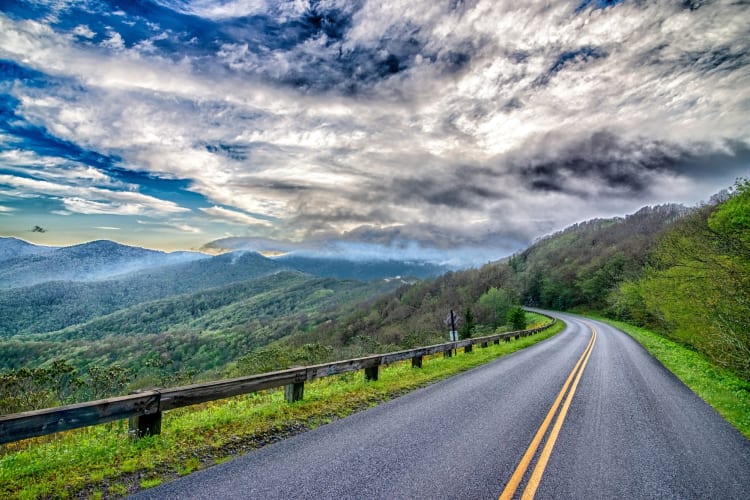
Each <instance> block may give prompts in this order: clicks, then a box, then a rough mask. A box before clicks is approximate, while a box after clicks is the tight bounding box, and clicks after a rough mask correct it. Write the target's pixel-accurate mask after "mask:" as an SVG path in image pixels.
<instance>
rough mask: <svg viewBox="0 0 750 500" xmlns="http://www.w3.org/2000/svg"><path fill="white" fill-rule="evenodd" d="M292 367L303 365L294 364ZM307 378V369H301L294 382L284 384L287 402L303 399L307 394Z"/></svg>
mask: <svg viewBox="0 0 750 500" xmlns="http://www.w3.org/2000/svg"><path fill="white" fill-rule="evenodd" d="M292 368H302V367H301V366H293V367H292ZM306 378H307V372H306V371H300V372H299V373H297V374H296V375H295V376H294V382H292V383H291V384H287V385H285V386H284V399H286V401H287V403H294V402H297V401H301V400H302V397H303V396H304V395H305V379H306Z"/></svg>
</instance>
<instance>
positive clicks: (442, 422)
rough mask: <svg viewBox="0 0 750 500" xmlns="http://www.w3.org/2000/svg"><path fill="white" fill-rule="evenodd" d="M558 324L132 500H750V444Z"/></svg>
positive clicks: (609, 348)
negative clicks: (488, 358) (530, 340)
mask: <svg viewBox="0 0 750 500" xmlns="http://www.w3.org/2000/svg"><path fill="white" fill-rule="evenodd" d="M555 314H556V313H555ZM558 316H560V317H562V318H563V319H564V320H565V321H566V322H567V323H568V328H567V329H566V330H565V331H563V332H561V333H560V334H558V335H556V336H554V337H553V338H551V339H548V340H546V341H544V342H541V343H539V344H537V345H535V346H533V347H530V348H528V349H525V350H522V351H519V352H517V353H515V354H512V355H510V356H507V357H504V358H501V359H499V360H497V361H495V362H492V363H489V364H487V365H484V366H482V367H479V368H476V369H474V370H471V371H469V372H466V373H464V374H461V375H459V376H456V377H453V378H451V379H449V380H446V381H443V382H440V383H437V384H434V385H431V386H429V387H427V388H424V389H420V390H417V391H414V392H412V393H410V394H407V395H405V396H403V397H400V398H398V399H395V400H393V401H390V402H388V403H385V404H382V405H380V406H378V407H376V408H373V409H370V410H368V411H364V412H361V413H358V414H355V415H352V416H350V417H348V418H346V419H343V420H339V421H336V422H333V423H331V424H328V425H325V426H322V427H320V428H318V429H315V430H313V431H310V432H307V433H305V434H302V435H299V436H296V437H293V438H290V439H287V440H285V441H282V442H279V443H276V444H274V445H271V446H268V447H266V448H263V449H261V450H258V451H255V452H252V453H249V454H247V455H245V456H242V457H239V458H237V459H235V460H232V461H230V462H227V463H224V464H221V465H217V466H215V467H211V468H209V469H206V470H203V471H199V472H196V473H194V474H191V475H189V476H186V477H184V478H181V479H179V480H176V481H174V482H172V483H168V484H165V485H162V486H159V487H156V488H153V489H150V490H146V491H143V492H141V493H140V494H138V495H135V497H134V498H140V499H148V498H153V499H160V500H161V499H170V498H174V499H185V498H204V499H212V500H218V499H222V498H243V499H250V498H258V499H274V498H279V499H290V498H316V499H318V498H336V499H345V498H357V499H361V498H389V499H392V498H440V499H449V498H456V499H473V498H478V499H485V498H486V499H492V498H498V497H499V496H500V495H501V494H503V493H504V492H505V494H506V495H508V496H509V497H520V495H521V494H522V493H523V492H524V491H526V492H527V493H531V492H532V490H533V491H534V492H535V494H536V498H557V499H559V498H575V499H583V498H681V499H689V498H696V499H697V498H700V499H732V498H737V499H740V498H742V499H747V498H750V441H748V440H747V439H745V438H744V437H743V436H742V435H741V434H740V433H739V432H738V431H736V430H735V429H734V428H732V427H731V426H730V425H729V424H728V423H726V422H725V421H724V420H723V419H722V418H721V417H720V416H719V415H718V414H717V413H716V412H715V411H714V410H713V409H711V408H710V407H709V406H708V405H706V404H705V403H704V402H703V401H701V400H700V399H699V398H698V397H697V396H695V395H694V394H693V393H692V392H691V391H690V390H689V389H687V387H685V386H684V385H683V384H682V383H681V382H680V381H679V380H678V379H677V378H675V377H674V376H673V375H672V374H671V373H669V372H668V371H667V370H666V369H665V368H664V367H663V366H662V365H660V364H659V363H658V362H657V361H655V360H654V359H653V358H652V357H650V356H649V355H648V354H647V353H646V352H645V351H644V350H643V349H642V348H641V347H640V346H639V345H638V344H637V343H636V342H635V341H633V340H632V339H631V338H630V337H628V336H627V335H625V334H624V333H622V332H620V331H618V330H616V329H614V328H612V327H610V326H607V325H605V324H602V323H598V322H595V321H590V320H581V319H580V318H577V317H574V316H570V315H563V314H559V315H558ZM594 330H595V331H596V333H595V334H594V333H593V331H594ZM461 355H463V354H461ZM563 388H567V391H561V389H563ZM558 396H559V398H558ZM556 400H558V401H559V403H558V404H557V405H556V406H555V405H554V403H555V402H556ZM553 406H554V408H553ZM545 420H547V421H548V423H549V426H548V427H546V432H543V433H542V432H539V428H540V426H542V424H543V423H544V422H545ZM537 433H539V435H540V437H541V438H542V439H541V440H540V443H539V447H538V448H537V449H536V451H535V452H534V453H532V452H531V451H528V450H529V447H530V443H533V441H534V437H535V435H537ZM550 443H551V444H550ZM532 451H534V450H532ZM525 453H528V454H529V455H530V456H531V457H532V460H531V461H530V463H529V466H528V468H526V467H523V466H521V467H519V462H521V461H522V457H523V456H524V454H525ZM542 463H543V465H540V464H542ZM540 469H541V470H540ZM514 473H515V477H518V478H519V481H518V488H517V489H515V490H514V493H513V494H511V493H512V492H511V491H510V488H508V486H507V485H508V484H509V483H510V482H511V478H512V477H513V476H514ZM535 476H536V478H534V477H535Z"/></svg>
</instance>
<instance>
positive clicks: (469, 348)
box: [464, 344, 474, 354]
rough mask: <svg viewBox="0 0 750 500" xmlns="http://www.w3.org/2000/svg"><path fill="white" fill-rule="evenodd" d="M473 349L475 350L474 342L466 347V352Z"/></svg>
mask: <svg viewBox="0 0 750 500" xmlns="http://www.w3.org/2000/svg"><path fill="white" fill-rule="evenodd" d="M472 350H474V346H473V345H472V344H469V345H467V346H466V347H464V354H466V353H467V352H471V351H472Z"/></svg>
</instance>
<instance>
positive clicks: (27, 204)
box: [0, 0, 750, 265]
mask: <svg viewBox="0 0 750 500" xmlns="http://www.w3.org/2000/svg"><path fill="white" fill-rule="evenodd" d="M747 176H750V5H748V3H747V2H740V1H697V0H696V1H683V2H679V1H645V0H644V1H628V0H626V1H596V0H576V1H537V0H525V1H522V2H519V1H516V0H512V1H504V0H486V1H485V0H475V1H461V0H452V1H436V0H378V1H366V0H327V1H326V0H323V1H302V0H299V1H290V2H281V1H271V0H218V1H209V0H139V1H103V0H32V1H7V0H0V236H14V237H19V238H23V239H25V240H27V241H32V242H35V243H39V244H48V245H68V244H74V243H79V242H83V241H89V240H94V239H112V240H116V241H120V242H122V243H126V244H132V245H139V246H144V247H148V248H157V249H164V250H176V249H201V248H203V249H209V248H213V249H216V248H249V249H254V250H260V251H266V252H272V251H280V252H286V251H293V250H296V251H313V252H320V253H329V254H331V253H332V254H337V253H338V254H349V255H355V254H356V255H362V256H370V257H378V258H385V257H397V258H424V259H428V260H433V261H441V262H452V263H454V264H456V265H461V264H463V265H475V264H477V263H483V262H487V261H489V260H495V259H499V258H501V257H504V256H506V255H508V254H510V253H512V252H514V251H517V250H518V249H521V248H523V247H525V246H526V245H528V244H529V243H530V242H532V241H534V239H536V238H538V237H540V236H542V235H545V234H549V233H550V232H553V231H556V230H559V229H562V228H564V227H566V226H568V225H570V224H573V223H576V222H580V221H583V220H587V219H590V218H595V217H611V216H622V215H625V214H628V213H632V212H634V211H636V210H638V209H639V208H640V207H642V206H645V205H654V204H662V203H670V202H676V203H684V204H688V205H694V204H696V203H699V202H701V201H702V200H708V199H709V198H710V196H711V195H712V194H714V193H716V192H717V191H719V190H721V189H723V188H727V187H730V186H731V185H732V184H733V183H734V182H735V180H736V179H737V178H738V177H747Z"/></svg>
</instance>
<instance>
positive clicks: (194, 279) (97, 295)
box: [0, 252, 285, 337]
mask: <svg viewBox="0 0 750 500" xmlns="http://www.w3.org/2000/svg"><path fill="white" fill-rule="evenodd" d="M284 269H285V267H284V266H282V265H280V264H278V263H276V262H274V261H272V260H270V259H267V258H265V257H263V256H261V255H259V254H256V253H251V252H244V253H240V254H235V253H233V254H224V255H219V256H216V257H210V258H203V259H200V260H194V261H190V262H184V263H180V264H173V265H169V266H162V267H158V268H152V269H147V270H142V271H139V272H136V273H131V274H128V275H125V276H122V277H120V278H117V279H111V280H106V281H93V282H67V281H53V282H47V283H41V284H38V285H34V286H31V287H24V288H14V289H11V290H0V337H3V336H5V337H7V336H10V335H16V334H33V333H43V332H50V331H55V330H60V329H62V328H65V327H68V326H71V325H75V324H79V323H84V322H86V321H89V320H91V319H93V318H95V317H97V316H102V315H106V314H110V313H112V312H115V311H117V310H120V309H124V308H127V307H131V306H133V305H136V304H140V303H144V302H150V301H153V300H158V299H162V298H166V297H170V296H174V295H179V294H183V293H191V292H196V291H200V290H207V289H210V288H215V287H220V286H224V285H227V284H230V283H238V282H242V281H246V280H249V279H253V278H257V277H260V276H266V275H268V274H273V273H275V272H278V271H281V270H284Z"/></svg>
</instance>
